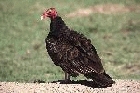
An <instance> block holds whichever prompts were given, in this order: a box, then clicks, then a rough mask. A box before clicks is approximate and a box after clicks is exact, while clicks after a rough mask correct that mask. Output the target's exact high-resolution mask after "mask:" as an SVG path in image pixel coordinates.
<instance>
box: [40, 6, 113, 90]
mask: <svg viewBox="0 0 140 93" xmlns="http://www.w3.org/2000/svg"><path fill="white" fill-rule="evenodd" d="M47 17H49V18H50V19H51V23H50V32H49V34H48V36H47V38H46V39H45V42H46V49H47V52H48V54H49V56H50V57H51V59H52V61H53V62H54V64H55V65H56V66H60V67H61V68H62V70H63V71H64V72H65V80H66V81H69V80H70V76H73V77H77V76H78V75H79V74H83V75H84V76H85V77H86V78H90V79H92V80H93V81H95V82H96V83H97V84H98V85H99V86H106V87H107V86H111V85H112V84H113V83H114V81H113V80H112V78H111V77H110V76H109V75H108V74H106V73H105V70H104V68H103V66H102V64H101V59H100V58H99V56H98V54H97V51H96V49H95V47H94V46H93V45H92V44H91V40H90V39H87V38H86V37H85V36H84V35H83V34H80V33H78V32H76V31H74V30H71V29H69V28H68V26H66V24H65V22H64V21H63V20H62V18H61V17H60V16H58V14H57V11H56V10H55V8H49V9H48V10H46V11H45V12H44V13H43V14H42V15H41V19H45V18H47Z"/></svg>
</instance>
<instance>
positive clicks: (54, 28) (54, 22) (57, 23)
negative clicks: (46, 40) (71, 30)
mask: <svg viewBox="0 0 140 93" xmlns="http://www.w3.org/2000/svg"><path fill="white" fill-rule="evenodd" d="M64 26H65V22H64V21H63V20H62V18H61V17H59V16H56V17H55V18H52V19H51V24H50V32H59V31H60V30H61V29H62V28H63V27H64Z"/></svg>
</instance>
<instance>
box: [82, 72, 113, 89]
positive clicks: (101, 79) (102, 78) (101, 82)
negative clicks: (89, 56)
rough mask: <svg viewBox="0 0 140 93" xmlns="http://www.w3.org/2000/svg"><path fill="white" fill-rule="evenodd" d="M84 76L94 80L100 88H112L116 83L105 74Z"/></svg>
mask: <svg viewBox="0 0 140 93" xmlns="http://www.w3.org/2000/svg"><path fill="white" fill-rule="evenodd" d="M84 76H85V77H86V78H90V79H92V80H93V81H94V82H95V83H96V84H97V85H98V87H111V86H112V84H113V83H115V81H113V80H112V78H111V77H110V76H109V75H108V74H106V73H105V72H104V73H102V74H98V73H95V72H92V73H87V74H85V75H84Z"/></svg>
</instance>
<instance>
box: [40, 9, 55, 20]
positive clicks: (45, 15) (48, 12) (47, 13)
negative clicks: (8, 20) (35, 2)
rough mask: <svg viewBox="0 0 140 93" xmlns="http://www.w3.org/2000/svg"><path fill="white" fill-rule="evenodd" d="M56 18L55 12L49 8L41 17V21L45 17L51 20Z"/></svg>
mask: <svg viewBox="0 0 140 93" xmlns="http://www.w3.org/2000/svg"><path fill="white" fill-rule="evenodd" d="M56 16H57V12H56V10H55V8H49V9H48V10H46V11H45V12H44V13H43V14H42V15H41V20H43V19H45V18H46V17H49V18H51V19H54V18H55V17H56Z"/></svg>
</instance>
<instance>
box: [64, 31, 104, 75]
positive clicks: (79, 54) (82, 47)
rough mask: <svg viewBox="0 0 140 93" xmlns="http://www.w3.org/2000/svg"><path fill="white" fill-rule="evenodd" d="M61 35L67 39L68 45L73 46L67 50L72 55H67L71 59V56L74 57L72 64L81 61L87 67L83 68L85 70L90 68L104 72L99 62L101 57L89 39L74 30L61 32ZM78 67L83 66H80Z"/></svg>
mask: <svg viewBox="0 0 140 93" xmlns="http://www.w3.org/2000/svg"><path fill="white" fill-rule="evenodd" d="M62 35H63V36H62V37H63V38H64V39H66V40H68V41H69V43H70V45H72V46H74V47H73V48H72V49H71V50H70V51H68V53H69V54H70V55H72V56H70V55H69V56H68V58H69V59H72V57H73V59H74V60H73V62H72V63H73V64H75V65H76V64H77V63H78V62H81V63H82V62H83V63H84V66H85V67H88V68H87V69H86V68H85V70H87V71H88V69H89V68H90V70H94V71H95V72H97V73H103V72H104V68H103V66H102V64H101V59H100V58H99V56H98V54H97V51H96V49H95V47H94V46H93V45H92V44H91V41H90V40H89V39H87V38H86V37H84V35H82V34H79V33H77V32H75V31H70V32H69V33H68V32H67V33H63V34H62ZM74 55H75V56H74ZM78 58H80V59H78ZM76 60H78V61H76ZM79 64H80V63H79ZM77 65H78V64H77ZM81 65H82V64H81ZM79 67H80V66H79ZM80 69H84V68H82V67H81V68H80Z"/></svg>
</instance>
